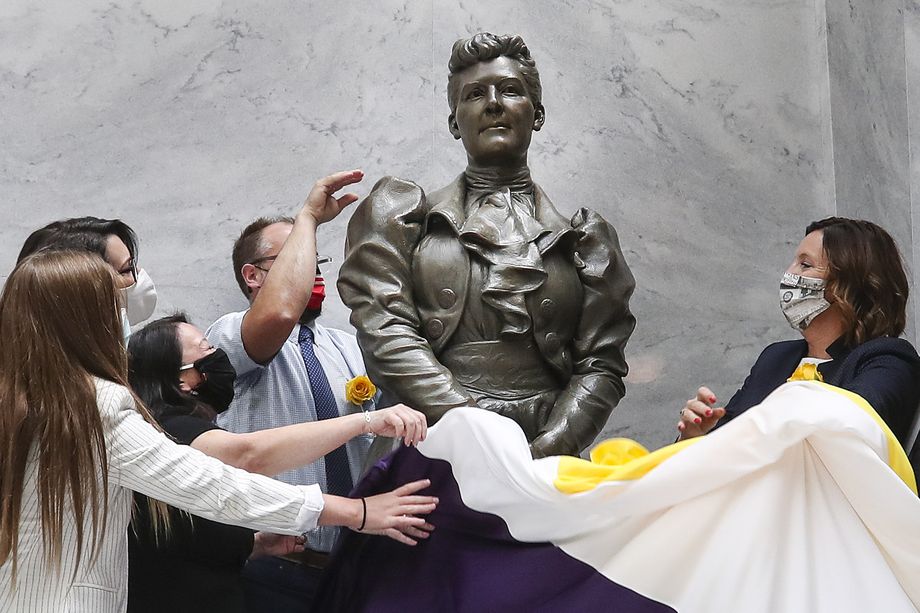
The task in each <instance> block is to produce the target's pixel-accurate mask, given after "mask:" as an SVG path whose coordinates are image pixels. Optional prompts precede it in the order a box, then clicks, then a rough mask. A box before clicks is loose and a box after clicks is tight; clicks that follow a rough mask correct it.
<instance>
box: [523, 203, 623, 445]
mask: <svg viewBox="0 0 920 613" xmlns="http://www.w3.org/2000/svg"><path fill="white" fill-rule="evenodd" d="M572 226H573V227H574V228H575V230H576V231H577V232H578V237H579V238H578V244H577V247H576V254H577V258H576V259H580V260H581V262H583V263H584V266H583V267H581V268H580V269H579V277H580V278H581V282H582V284H583V286H584V303H583V305H582V311H581V317H580V319H579V324H578V330H577V332H576V334H575V337H574V339H573V341H572V345H573V347H572V350H573V360H574V364H573V373H572V378H571V379H570V380H569V382H568V385H567V386H566V387H565V388H564V389H563V390H562V392H561V393H560V394H559V396H558V398H557V399H556V403H555V405H554V406H553V409H552V411H551V413H550V416H549V419H548V420H547V423H546V425H545V426H544V427H543V429H542V430H541V432H540V434H539V435H538V436H537V438H536V439H534V441H533V443H531V451H532V452H533V454H534V457H543V456H548V455H578V454H579V453H580V452H581V451H582V450H584V449H585V448H586V447H587V446H588V445H590V444H591V443H592V441H594V438H595V437H596V436H597V435H598V433H599V432H600V431H601V428H603V427H604V424H606V423H607V418H608V417H609V416H610V413H611V412H612V411H613V408H614V407H615V406H616V405H617V403H618V402H619V401H620V398H622V397H623V395H624V394H625V393H626V387H625V386H624V384H623V377H625V376H626V373H627V370H628V367H627V364H626V358H625V357H624V355H623V349H624V347H625V346H626V341H627V340H628V339H629V336H630V334H632V331H633V329H634V328H635V327H636V318H635V317H633V315H632V313H631V312H630V311H629V298H630V296H632V293H633V290H634V289H635V287H636V281H635V279H634V278H633V276H632V273H631V272H630V271H629V267H628V266H627V265H626V260H625V259H624V258H623V252H622V251H621V250H620V243H619V240H618V239H617V233H616V230H614V228H613V226H611V225H610V224H609V223H607V222H606V221H604V219H603V218H602V217H601V216H600V215H598V214H597V213H595V212H594V211H590V210H588V209H581V210H579V211H578V212H577V213H576V214H575V217H573V218H572ZM579 266H580V264H579Z"/></svg>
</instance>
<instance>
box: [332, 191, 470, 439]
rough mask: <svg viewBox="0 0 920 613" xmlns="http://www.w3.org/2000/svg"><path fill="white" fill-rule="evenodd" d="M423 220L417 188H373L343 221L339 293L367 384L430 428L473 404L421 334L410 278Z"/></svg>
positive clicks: (422, 201) (421, 198)
mask: <svg viewBox="0 0 920 613" xmlns="http://www.w3.org/2000/svg"><path fill="white" fill-rule="evenodd" d="M425 213H426V202H425V194H424V192H423V191H422V189H421V188H420V187H419V186H418V185H416V184H415V183H412V182H409V181H403V180H401V179H397V178H394V177H384V178H383V179H381V180H380V181H378V182H377V184H376V185H375V186H374V189H373V190H372V191H371V193H370V194H369V195H368V196H367V198H365V199H364V201H363V202H361V203H360V204H359V205H358V207H357V210H356V211H355V213H354V215H353V216H352V218H351V220H350V221H349V222H348V236H347V240H346V243H345V261H344V263H343V264H342V268H341V270H340V271H339V280H338V290H339V294H340V295H341V297H342V300H343V301H344V302H345V304H346V305H348V307H349V308H350V309H351V324H352V325H353V326H354V327H355V328H356V329H357V335H358V343H359V344H360V345H361V351H362V352H363V353H364V361H365V364H366V366H367V370H368V374H369V375H370V377H371V379H372V380H374V381H375V382H376V383H377V384H379V385H380V386H382V387H383V388H385V389H386V390H388V391H389V392H391V393H392V394H394V395H395V396H396V397H397V398H399V400H400V401H401V402H404V403H405V404H407V405H409V406H411V407H413V408H415V409H418V410H419V411H422V412H423V413H425V414H426V415H427V416H428V421H429V424H431V423H434V422H435V421H437V420H438V419H439V418H440V417H441V416H442V415H443V414H444V413H445V412H446V411H447V410H448V409H452V408H454V407H458V406H463V405H473V404H475V403H474V401H473V399H472V398H471V397H470V396H469V395H468V394H467V393H466V391H465V390H464V389H463V388H462V387H461V386H460V385H459V384H457V383H456V382H455V381H454V379H453V376H452V375H451V373H450V371H448V370H447V369H446V368H445V367H444V366H442V365H441V363H440V362H438V360H437V358H436V357H435V355H434V353H433V352H432V350H431V346H430V345H429V344H428V341H427V340H426V339H425V338H424V337H423V336H422V335H421V333H420V332H419V331H420V329H421V323H420V320H419V315H418V310H417V309H416V306H415V302H414V298H413V293H412V275H411V271H412V256H413V253H414V252H415V248H416V246H417V245H418V243H419V240H420V239H421V234H422V229H423V227H424V222H425Z"/></svg>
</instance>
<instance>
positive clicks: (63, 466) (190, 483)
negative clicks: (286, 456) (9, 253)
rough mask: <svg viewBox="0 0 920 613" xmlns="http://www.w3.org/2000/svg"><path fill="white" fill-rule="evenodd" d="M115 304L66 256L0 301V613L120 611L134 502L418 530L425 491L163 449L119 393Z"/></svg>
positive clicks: (45, 262)
mask: <svg viewBox="0 0 920 613" xmlns="http://www.w3.org/2000/svg"><path fill="white" fill-rule="evenodd" d="M120 301H121V297H120V295H119V293H118V292H117V291H116V284H115V280H114V277H113V273H112V271H111V268H110V267H109V266H108V265H106V264H105V263H104V262H103V261H102V260H101V259H100V258H99V257H97V256H95V255H90V254H87V253H76V252H66V251H64V252H54V251H52V252H40V253H37V254H35V255H33V256H31V257H28V258H26V259H25V260H23V261H22V262H20V264H19V265H18V266H17V267H16V269H14V271H13V272H12V273H11V274H10V276H9V278H8V279H7V282H6V285H5V286H4V288H3V292H2V295H0V338H2V339H3V341H2V344H0V610H2V611H4V612H6V611H43V612H44V611H62V612H63V611H93V612H94V613H95V612H99V613H107V612H116V611H124V610H125V606H126V602H127V587H126V586H127V531H126V528H127V526H128V523H129V520H130V517H131V500H132V494H131V492H132V491H137V492H140V493H143V494H145V495H147V496H149V497H151V498H153V499H156V500H161V501H164V502H166V503H168V504H170V505H173V506H175V507H177V508H180V509H183V510H187V511H189V512H191V513H194V514H195V515H199V516H202V517H205V518H208V519H214V520H217V521H221V522H224V523H231V524H236V525H241V526H246V527H249V528H253V529H256V530H266V531H269V532H275V533H280V534H300V533H302V532H304V531H307V530H310V529H312V528H313V527H315V526H316V525H317V524H323V525H345V526H348V527H351V528H353V529H356V530H364V531H370V532H373V533H389V534H392V530H394V529H395V530H398V531H409V532H414V531H417V530H418V526H421V525H423V524H424V523H425V522H424V519H422V518H420V517H416V515H420V514H421V515H424V514H427V513H429V512H431V511H432V510H433V509H434V507H435V504H436V503H437V500H436V499H434V498H432V497H428V496H419V495H416V494H415V492H417V491H418V490H420V489H423V488H424V487H426V486H427V485H428V482H427V481H417V482H414V483H410V484H407V485H405V486H403V487H401V488H398V489H396V490H394V491H393V492H390V493H387V494H383V495H380V496H375V497H370V498H367V499H357V500H352V499H348V498H340V497H336V496H328V495H323V494H321V492H320V491H319V488H318V487H317V486H305V487H296V486H290V485H287V484H284V483H281V482H278V481H275V480H272V479H269V478H268V477H262V476H259V475H252V474H249V473H246V472H244V471H242V470H239V469H235V468H232V467H229V466H227V465H224V464H222V463H221V462H220V461H218V460H216V459H214V458H210V457H208V456H205V455H204V454H202V453H200V452H198V451H196V450H194V449H192V448H190V447H188V446H180V445H176V444H175V443H173V442H171V441H170V440H169V439H168V438H167V437H166V436H165V435H164V434H163V433H162V432H160V431H159V430H158V429H157V428H155V427H154V426H153V425H152V424H151V419H150V416H149V414H148V413H147V411H146V410H145V409H144V407H143V406H142V405H141V404H140V403H139V402H137V401H136V398H135V397H134V396H133V394H132V393H131V392H130V391H129V390H128V388H127V359H126V354H125V350H124V347H123V345H122V342H121V330H122V324H121V321H120V317H119V310H120V308H121V304H120ZM154 515H155V516H160V517H165V515H162V512H161V511H160V510H157V509H155V510H154Z"/></svg>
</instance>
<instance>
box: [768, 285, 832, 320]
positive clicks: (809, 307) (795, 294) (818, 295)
mask: <svg viewBox="0 0 920 613" xmlns="http://www.w3.org/2000/svg"><path fill="white" fill-rule="evenodd" d="M826 286H827V283H826V282H825V281H824V279H815V278H813V277H803V276H801V275H794V274H792V273H788V272H786V273H783V280H782V281H780V284H779V307H780V308H781V309H782V310H783V315H785V316H786V321H788V322H789V325H790V326H792V327H793V328H795V329H796V330H804V329H805V328H807V327H808V324H810V323H811V322H812V321H813V320H814V318H815V317H817V316H818V315H820V314H821V313H823V312H824V311H826V310H827V308H828V307H829V306H831V305H830V303H829V302H828V301H827V300H825V299H824V288H825V287H826Z"/></svg>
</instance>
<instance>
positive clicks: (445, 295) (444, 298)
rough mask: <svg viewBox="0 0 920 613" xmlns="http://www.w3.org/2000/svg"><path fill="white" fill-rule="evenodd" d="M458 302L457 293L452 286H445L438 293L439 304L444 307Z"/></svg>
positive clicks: (447, 307) (446, 307)
mask: <svg viewBox="0 0 920 613" xmlns="http://www.w3.org/2000/svg"><path fill="white" fill-rule="evenodd" d="M456 302H457V294H455V293H454V290H452V289H450V288H444V289H442V290H441V292H440V293H439V294H438V304H440V305H441V308H442V309H449V308H450V307H452V306H454V304H455V303H456Z"/></svg>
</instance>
